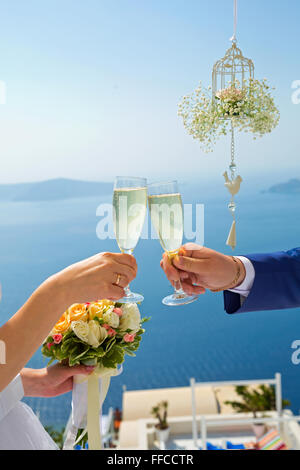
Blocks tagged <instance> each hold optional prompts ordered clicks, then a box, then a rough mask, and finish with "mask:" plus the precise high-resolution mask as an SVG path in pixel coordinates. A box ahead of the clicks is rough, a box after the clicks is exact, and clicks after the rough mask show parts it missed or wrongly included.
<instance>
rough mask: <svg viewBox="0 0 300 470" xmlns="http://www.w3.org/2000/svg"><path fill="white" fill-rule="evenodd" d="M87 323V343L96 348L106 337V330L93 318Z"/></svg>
mask: <svg viewBox="0 0 300 470" xmlns="http://www.w3.org/2000/svg"><path fill="white" fill-rule="evenodd" d="M88 325H89V334H88V344H89V345H90V346H92V347H93V348H98V346H100V344H102V343H103V341H104V340H105V338H106V337H107V331H106V329H105V328H103V327H102V326H100V325H99V323H98V322H97V321H95V320H91V321H90V322H89V324H88Z"/></svg>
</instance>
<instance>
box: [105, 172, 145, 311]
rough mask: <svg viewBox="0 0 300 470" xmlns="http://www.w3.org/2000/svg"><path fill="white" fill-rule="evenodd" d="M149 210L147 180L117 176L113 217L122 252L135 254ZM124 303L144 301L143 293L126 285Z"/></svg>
mask: <svg viewBox="0 0 300 470" xmlns="http://www.w3.org/2000/svg"><path fill="white" fill-rule="evenodd" d="M146 210H147V180H146V179H145V178H136V177H131V176H128V177H126V176H117V177H116V179H115V185H114V195H113V219H114V228H115V235H116V240H117V243H118V245H119V248H120V250H121V252H122V253H128V254H130V255H132V254H133V250H134V248H135V247H136V245H137V242H138V241H139V238H140V236H141V233H142V229H143V225H144V221H145V216H146ZM124 290H125V297H123V298H122V299H120V300H119V302H122V303H131V302H142V301H143V300H144V297H143V295H141V294H136V293H134V292H131V290H130V288H129V286H127V287H125V289H124Z"/></svg>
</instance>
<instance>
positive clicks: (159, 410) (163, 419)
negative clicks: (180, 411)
mask: <svg viewBox="0 0 300 470" xmlns="http://www.w3.org/2000/svg"><path fill="white" fill-rule="evenodd" d="M151 414H152V416H154V417H155V418H156V419H157V420H158V423H157V424H156V426H155V427H156V428H157V429H160V430H161V431H162V430H164V429H168V427H169V426H168V421H167V417H168V402H167V401H162V402H160V403H158V404H157V405H156V406H154V407H153V408H152V410H151Z"/></svg>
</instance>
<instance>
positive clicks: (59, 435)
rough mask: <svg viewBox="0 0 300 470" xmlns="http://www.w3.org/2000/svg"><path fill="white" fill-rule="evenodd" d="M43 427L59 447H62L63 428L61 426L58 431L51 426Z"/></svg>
mask: <svg viewBox="0 0 300 470" xmlns="http://www.w3.org/2000/svg"><path fill="white" fill-rule="evenodd" d="M45 429H46V431H47V433H48V434H50V436H51V437H52V439H53V440H54V442H55V443H56V444H57V445H58V447H59V448H60V449H62V448H63V445H64V431H65V430H64V428H62V429H61V430H60V431H58V430H56V429H54V428H53V427H52V426H45Z"/></svg>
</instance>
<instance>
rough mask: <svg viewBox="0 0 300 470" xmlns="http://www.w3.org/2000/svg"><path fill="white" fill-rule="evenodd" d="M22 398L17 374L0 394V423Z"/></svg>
mask: <svg viewBox="0 0 300 470" xmlns="http://www.w3.org/2000/svg"><path fill="white" fill-rule="evenodd" d="M23 397H24V389H23V384H22V379H21V376H20V374H18V375H17V376H16V377H15V378H14V379H13V380H12V381H11V382H10V384H8V385H7V387H6V388H5V389H4V390H2V392H0V421H1V420H2V419H3V418H4V417H5V416H6V415H7V414H8V413H9V412H10V411H11V410H12V409H13V408H14V406H15V405H16V404H17V403H18V402H19V401H20V400H22V398H23Z"/></svg>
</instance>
